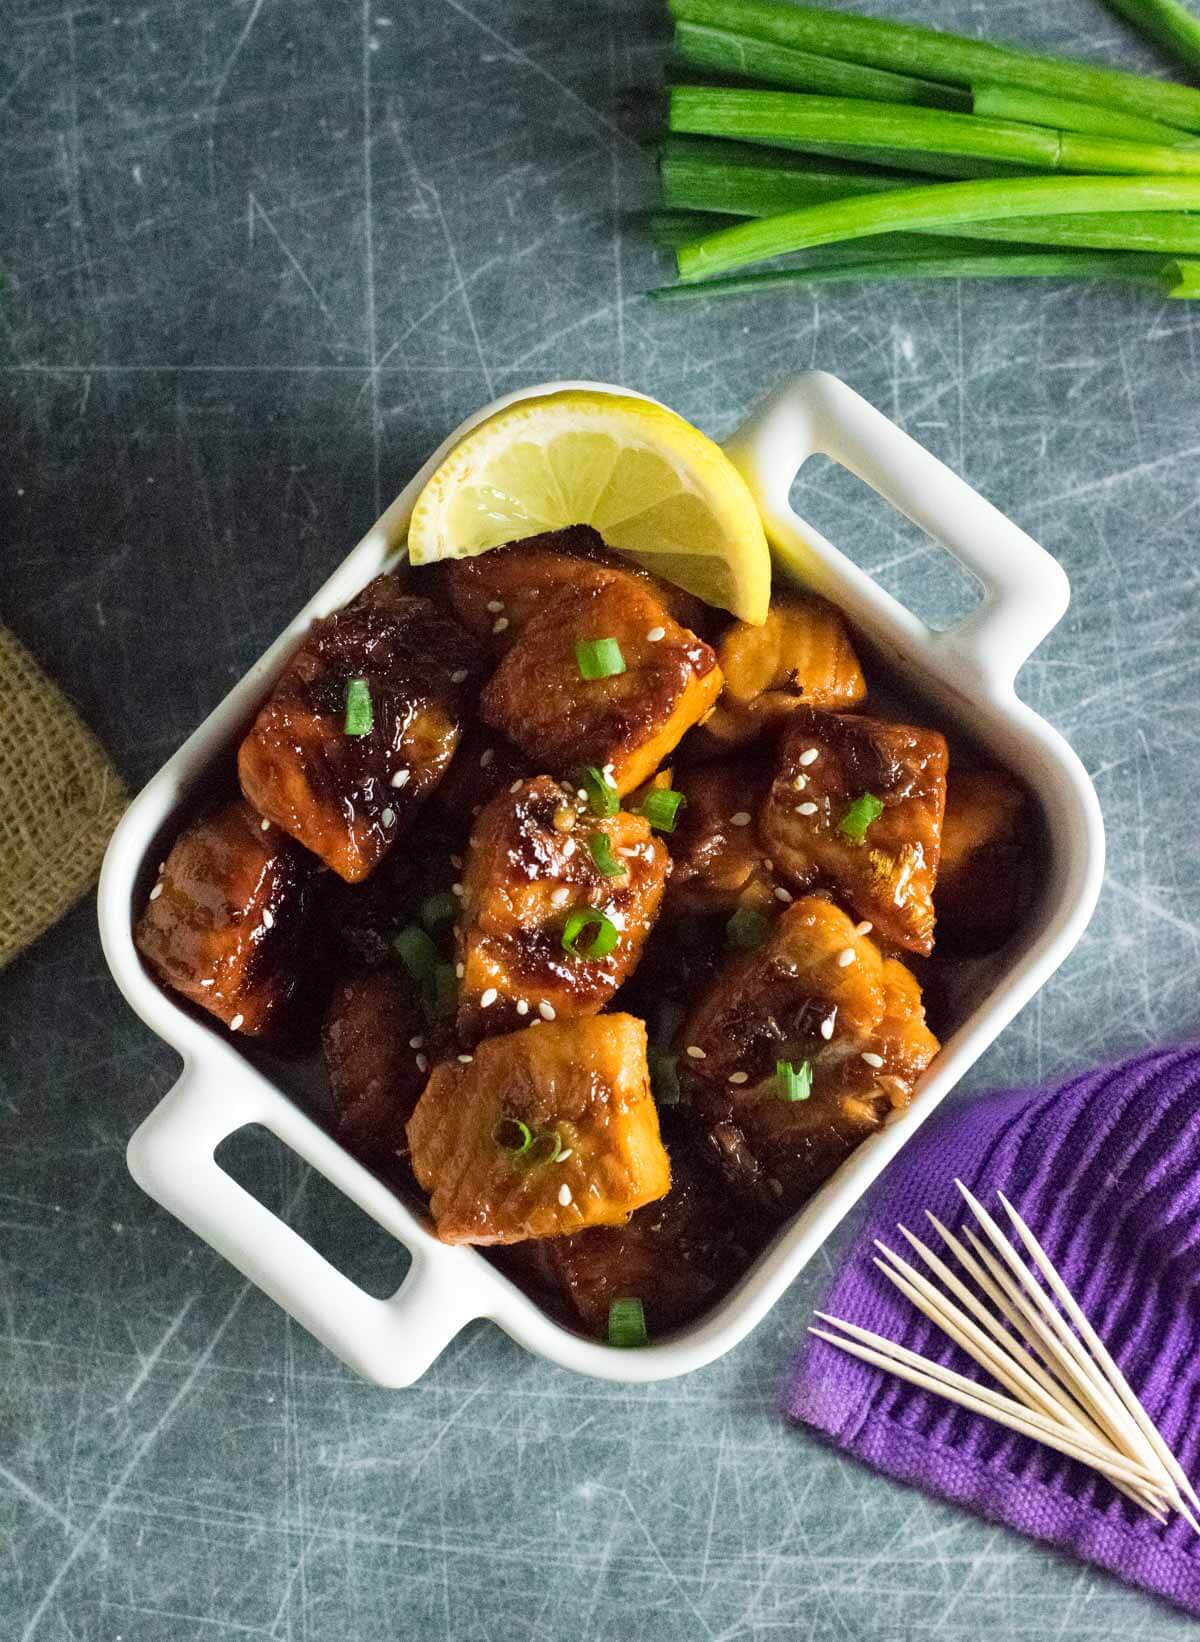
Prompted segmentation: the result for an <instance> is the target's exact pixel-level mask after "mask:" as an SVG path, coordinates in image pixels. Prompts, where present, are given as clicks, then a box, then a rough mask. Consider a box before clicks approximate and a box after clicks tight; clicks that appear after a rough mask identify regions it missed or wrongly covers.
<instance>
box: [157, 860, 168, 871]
mask: <svg viewBox="0 0 1200 1642" xmlns="http://www.w3.org/2000/svg"><path fill="white" fill-rule="evenodd" d="M158 870H159V872H166V870H167V863H166V862H165V861H160V862H159V863H158Z"/></svg>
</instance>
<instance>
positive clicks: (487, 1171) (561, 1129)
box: [408, 1015, 671, 1244]
mask: <svg viewBox="0 0 1200 1642" xmlns="http://www.w3.org/2000/svg"><path fill="white" fill-rule="evenodd" d="M516 1122H520V1123H523V1124H524V1125H526V1126H527V1127H528V1129H529V1130H530V1131H531V1133H532V1134H533V1135H534V1136H538V1137H546V1138H547V1139H548V1140H549V1149H550V1150H553V1144H554V1141H555V1140H556V1141H557V1144H558V1147H559V1148H560V1150H561V1152H563V1153H565V1154H566V1155H563V1156H560V1157H559V1158H558V1159H557V1160H556V1161H554V1162H540V1163H538V1162H534V1163H529V1162H526V1161H524V1160H522V1159H521V1158H519V1157H517V1156H515V1155H514V1152H513V1149H512V1145H511V1143H510V1132H511V1130H512V1129H513V1127H514V1124H515V1123H516ZM551 1137H552V1138H551ZM408 1140H409V1148H410V1153H411V1159H412V1166H413V1171H414V1173H415V1175H416V1177H417V1180H418V1182H419V1183H420V1185H421V1186H422V1187H423V1188H424V1189H425V1190H426V1191H427V1192H429V1193H430V1194H431V1196H430V1205H429V1206H430V1212H431V1214H432V1216H433V1220H434V1225H435V1227H436V1230H437V1234H438V1236H439V1237H440V1238H441V1239H442V1241H443V1242H446V1243H480V1244H494V1243H518V1242H522V1241H523V1240H525V1239H526V1238H531V1237H563V1236H568V1235H570V1234H572V1233H574V1232H578V1231H582V1230H583V1229H584V1228H585V1227H587V1226H603V1225H624V1223H625V1222H626V1221H627V1220H628V1219H629V1216H630V1215H631V1214H632V1213H633V1211H634V1210H635V1209H639V1208H641V1207H642V1205H643V1204H645V1203H650V1202H653V1201H655V1200H656V1199H657V1198H660V1197H663V1196H665V1195H666V1193H667V1191H668V1190H669V1189H670V1185H671V1169H670V1163H669V1160H668V1158H667V1153H666V1150H665V1148H664V1147H663V1143H662V1138H661V1136H660V1133H659V1127H658V1114H657V1111H656V1110H655V1106H654V1101H653V1099H652V1097H651V1094H650V1079H649V1074H648V1072H647V1068H646V1030H645V1027H644V1026H643V1025H642V1023H641V1021H639V1020H635V1019H634V1018H633V1016H632V1015H594V1016H591V1017H589V1018H586V1019H580V1020H571V1021H554V1022H551V1023H549V1024H539V1025H537V1026H530V1027H526V1028H525V1030H524V1031H522V1032H512V1033H509V1035H508V1036H507V1037H502V1038H489V1039H488V1040H487V1041H486V1042H484V1043H481V1044H480V1045H479V1046H478V1048H477V1049H476V1050H475V1052H474V1055H473V1057H467V1059H466V1061H465V1063H464V1060H463V1059H462V1058H459V1057H455V1058H454V1059H451V1060H447V1061H444V1062H442V1064H441V1065H439V1066H438V1067H436V1068H435V1070H434V1072H433V1075H432V1076H431V1077H430V1080H429V1084H428V1087H427V1088H426V1090H425V1092H424V1094H423V1095H422V1096H421V1098H420V1100H419V1101H418V1103H417V1108H416V1111H415V1112H414V1113H413V1115H412V1118H411V1119H410V1120H409V1124H408Z"/></svg>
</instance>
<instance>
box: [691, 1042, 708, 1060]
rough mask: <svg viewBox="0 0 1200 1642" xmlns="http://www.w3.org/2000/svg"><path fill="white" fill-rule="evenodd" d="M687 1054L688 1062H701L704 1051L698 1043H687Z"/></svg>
mask: <svg viewBox="0 0 1200 1642" xmlns="http://www.w3.org/2000/svg"><path fill="white" fill-rule="evenodd" d="M687 1053H688V1058H689V1059H690V1060H703V1059H704V1058H705V1057H704V1051H703V1049H701V1047H700V1045H699V1044H698V1043H689V1044H688V1046H687Z"/></svg>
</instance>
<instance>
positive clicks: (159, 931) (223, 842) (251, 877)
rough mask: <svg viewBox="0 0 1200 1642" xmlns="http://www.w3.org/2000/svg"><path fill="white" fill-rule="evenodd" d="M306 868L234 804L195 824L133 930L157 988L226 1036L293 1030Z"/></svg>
mask: <svg viewBox="0 0 1200 1642" xmlns="http://www.w3.org/2000/svg"><path fill="white" fill-rule="evenodd" d="M314 868H315V862H314V861H313V859H312V857H311V856H309V855H306V854H305V852H304V851H303V850H302V849H300V848H299V847H298V846H297V845H296V844H294V843H293V842H292V840H291V839H290V838H289V837H288V836H287V834H286V833H283V832H281V831H280V830H279V828H278V827H276V826H273V825H272V824H271V823H270V822H267V821H264V820H263V819H262V818H261V817H260V816H258V815H256V814H255V813H254V811H253V810H252V809H251V808H250V806H249V805H248V804H245V803H243V802H242V801H241V800H240V799H237V800H235V801H233V802H232V803H227V804H222V805H220V806H219V807H218V808H216V809H212V810H209V811H208V812H207V813H206V814H204V815H202V816H200V817H199V818H198V819H197V820H195V821H193V822H192V824H191V825H190V826H189V827H188V828H187V829H186V830H185V831H184V832H183V833H182V834H181V835H180V836H179V838H178V839H177V840H176V841H175V844H174V846H173V847H172V849H171V852H170V854H169V855H168V856H167V859H166V861H165V862H164V864H163V866H162V868H161V869H160V871H159V875H158V878H157V880H156V882H155V884H154V887H153V888H152V889H151V891H150V898H149V900H148V901H147V902H146V905H145V908H144V909H143V911H142V915H141V918H140V919H139V920H138V925H137V935H136V939H137V947H138V951H139V952H140V953H141V955H142V957H143V958H144V959H145V960H146V962H147V963H148V964H149V966H150V968H151V969H152V970H153V971H154V973H155V974H156V975H157V977H158V979H159V980H160V981H162V983H163V984H164V985H165V986H169V987H171V989H172V990H173V991H175V992H178V993H180V994H181V995H182V996H183V997H185V998H187V999H188V1000H189V1001H190V1002H191V1003H194V1004H199V1006H200V1008H201V1009H207V1010H208V1012H209V1014H210V1015H215V1016H216V1017H217V1019H218V1020H220V1021H223V1022H224V1023H225V1025H226V1026H228V1027H229V1028H230V1030H231V1031H235V1032H240V1033H243V1034H245V1035H246V1036H247V1037H266V1036H276V1037H277V1036H278V1035H279V1034H280V1033H282V1032H284V1031H286V1030H287V1028H288V1027H289V1026H290V1025H291V1024H292V1015H293V1005H294V1003H295V1001H296V998H297V994H298V992H299V989H300V985H301V979H302V974H303V965H304V963H305V961H306V959H307V957H308V953H307V950H306V944H305V940H304V937H305V934H306V931H307V929H308V925H309V920H310V915H311V912H312V907H313V889H314V876H315V874H314Z"/></svg>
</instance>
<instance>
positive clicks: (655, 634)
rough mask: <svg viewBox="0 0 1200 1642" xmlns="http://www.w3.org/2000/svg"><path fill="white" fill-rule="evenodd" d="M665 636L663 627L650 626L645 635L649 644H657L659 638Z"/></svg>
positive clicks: (665, 631)
mask: <svg viewBox="0 0 1200 1642" xmlns="http://www.w3.org/2000/svg"><path fill="white" fill-rule="evenodd" d="M666 636H667V630H666V628H665V627H652V628H651V629H650V631H649V632H648V633H647V634H646V637H647V638H648V639H649V640H650V643H651V644H657V643H658V641H659V639H665V638H666Z"/></svg>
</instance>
